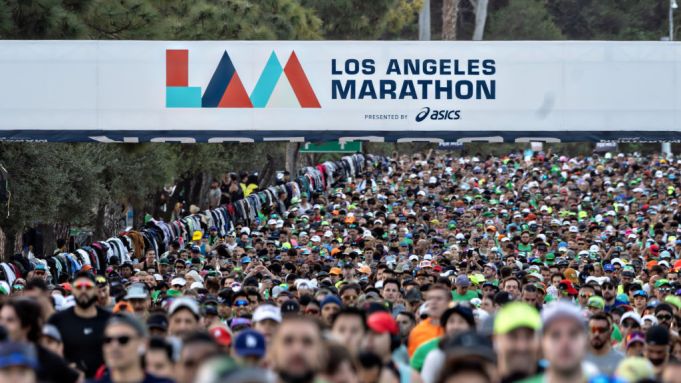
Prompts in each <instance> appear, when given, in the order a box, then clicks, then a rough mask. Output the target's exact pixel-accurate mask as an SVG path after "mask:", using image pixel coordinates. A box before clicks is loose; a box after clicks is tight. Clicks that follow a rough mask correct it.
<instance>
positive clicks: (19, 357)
mask: <svg viewBox="0 0 681 383" xmlns="http://www.w3.org/2000/svg"><path fill="white" fill-rule="evenodd" d="M13 366H25V367H29V368H32V369H36V368H38V358H37V355H36V351H35V348H34V347H33V346H32V345H31V344H28V343H16V342H2V343H0V368H7V367H13Z"/></svg>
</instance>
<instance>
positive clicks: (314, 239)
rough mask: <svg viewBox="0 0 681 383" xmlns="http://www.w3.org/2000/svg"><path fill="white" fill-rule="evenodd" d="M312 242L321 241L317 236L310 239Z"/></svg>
mask: <svg viewBox="0 0 681 383" xmlns="http://www.w3.org/2000/svg"><path fill="white" fill-rule="evenodd" d="M310 240H311V241H312V242H321V241H322V239H321V238H320V237H319V236H318V235H313V236H312V238H310Z"/></svg>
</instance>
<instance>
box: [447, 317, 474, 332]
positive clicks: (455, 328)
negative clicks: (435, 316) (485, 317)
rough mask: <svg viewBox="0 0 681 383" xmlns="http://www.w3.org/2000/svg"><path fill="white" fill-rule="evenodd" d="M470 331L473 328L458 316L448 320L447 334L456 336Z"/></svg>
mask: <svg viewBox="0 0 681 383" xmlns="http://www.w3.org/2000/svg"><path fill="white" fill-rule="evenodd" d="M470 329H471V326H470V325H469V324H468V322H466V320H465V319H463V317H461V316H460V315H457V314H452V315H450V316H449V318H448V319H447V323H445V334H447V335H455V334H458V333H460V332H464V331H467V330H470Z"/></svg>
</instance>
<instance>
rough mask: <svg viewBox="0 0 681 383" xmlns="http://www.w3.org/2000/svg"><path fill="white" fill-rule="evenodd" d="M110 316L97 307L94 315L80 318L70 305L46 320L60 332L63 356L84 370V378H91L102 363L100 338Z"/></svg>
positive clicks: (107, 312)
mask: <svg viewBox="0 0 681 383" xmlns="http://www.w3.org/2000/svg"><path fill="white" fill-rule="evenodd" d="M110 317H111V313H110V312H109V311H107V310H104V309H101V308H99V307H98V308H97V316H96V317H93V318H81V317H79V316H77V315H76V313H75V308H73V307H71V308H69V309H67V310H64V311H60V312H57V313H55V314H54V315H52V316H51V317H50V319H49V321H48V322H49V323H50V324H53V325H55V326H57V328H58V329H59V332H60V333H61V338H62V341H63V342H64V358H65V359H66V360H67V361H68V362H69V363H75V364H76V366H77V367H78V368H79V369H80V370H82V371H83V372H85V377H86V378H92V377H93V376H94V375H95V373H96V372H97V369H98V368H99V367H100V366H101V365H102V364H103V363H104V356H103V355H102V338H103V337H104V327H105V326H106V322H107V321H108V320H109V318H110Z"/></svg>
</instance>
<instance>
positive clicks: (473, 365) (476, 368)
mask: <svg viewBox="0 0 681 383" xmlns="http://www.w3.org/2000/svg"><path fill="white" fill-rule="evenodd" d="M457 359H458V360H457ZM444 366H445V367H444V368H443V369H442V371H441V372H440V376H439V377H438V379H437V380H436V382H437V383H445V382H447V381H449V380H448V379H449V378H450V377H452V376H456V375H458V374H461V373H475V374H478V375H481V376H482V377H483V378H484V381H487V382H491V381H492V377H491V376H489V373H488V372H487V368H486V366H485V362H483V361H482V360H460V358H455V357H450V358H448V359H447V360H446V361H445V364H444Z"/></svg>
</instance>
